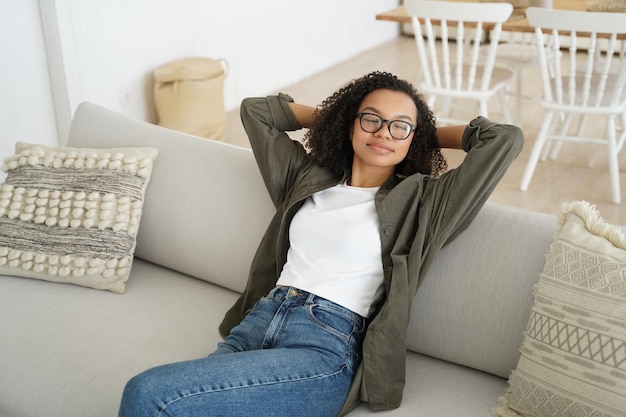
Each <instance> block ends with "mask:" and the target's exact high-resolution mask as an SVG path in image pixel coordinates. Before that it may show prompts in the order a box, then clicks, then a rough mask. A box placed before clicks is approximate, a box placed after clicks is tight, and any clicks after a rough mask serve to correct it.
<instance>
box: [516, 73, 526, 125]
mask: <svg viewBox="0 0 626 417" xmlns="http://www.w3.org/2000/svg"><path fill="white" fill-rule="evenodd" d="M522 71H523V70H522V69H518V70H517V71H516V72H515V78H516V80H515V81H516V87H515V88H516V89H517V90H516V91H515V123H516V124H517V125H518V126H521V125H522V98H523V97H522V95H523V91H524V90H522V75H523V74H522Z"/></svg>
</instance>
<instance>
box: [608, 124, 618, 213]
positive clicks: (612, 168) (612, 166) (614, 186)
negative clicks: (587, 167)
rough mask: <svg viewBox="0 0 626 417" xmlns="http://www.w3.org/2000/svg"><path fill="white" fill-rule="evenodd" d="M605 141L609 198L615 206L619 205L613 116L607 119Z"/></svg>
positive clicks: (616, 149) (616, 150)
mask: <svg viewBox="0 0 626 417" xmlns="http://www.w3.org/2000/svg"><path fill="white" fill-rule="evenodd" d="M606 129H607V135H608V137H607V141H608V145H609V172H610V174H611V197H612V201H613V203H615V204H620V202H621V196H620V186H619V163H618V160H617V152H618V148H617V143H616V141H615V116H611V117H608V118H607V123H606Z"/></svg>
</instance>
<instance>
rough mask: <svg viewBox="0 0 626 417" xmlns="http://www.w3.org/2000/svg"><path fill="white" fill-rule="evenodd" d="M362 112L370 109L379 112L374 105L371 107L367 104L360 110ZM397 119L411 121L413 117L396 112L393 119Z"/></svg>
mask: <svg viewBox="0 0 626 417" xmlns="http://www.w3.org/2000/svg"><path fill="white" fill-rule="evenodd" d="M361 111H362V112H365V111H370V112H373V113H376V114H380V110H378V109H377V108H376V107H371V106H367V107H365V108H364V109H363V110H361ZM398 119H406V120H408V121H410V122H413V118H412V117H411V116H409V115H407V114H398V115H396V116H394V120H398Z"/></svg>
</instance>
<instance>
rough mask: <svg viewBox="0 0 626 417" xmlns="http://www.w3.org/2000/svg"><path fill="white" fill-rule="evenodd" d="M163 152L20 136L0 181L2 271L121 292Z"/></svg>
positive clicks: (152, 149)
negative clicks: (37, 142) (32, 140)
mask: <svg viewBox="0 0 626 417" xmlns="http://www.w3.org/2000/svg"><path fill="white" fill-rule="evenodd" d="M157 153H158V151H157V149H155V148H115V149H96V148H91V149H90V148H66V147H65V148H64V147H55V148H51V147H47V146H43V145H35V144H28V143H24V142H19V143H17V145H16V149H15V154H14V155H13V156H11V157H9V158H7V159H6V160H5V165H4V166H3V170H4V171H6V172H7V173H8V175H7V177H6V180H5V182H4V183H3V184H0V274H5V275H16V276H21V277H29V278H37V279H43V280H47V281H55V282H66V283H72V284H77V285H82V286H85V287H91V288H96V289H102V290H110V291H113V292H116V293H123V292H124V290H125V286H126V280H127V279H128V276H129V274H130V268H131V266H132V262H133V254H134V250H135V244H136V236H137V231H138V230H139V222H140V219H141V214H142V207H143V201H144V197H145V192H146V187H147V185H148V182H149V180H150V175H151V173H152V164H153V161H154V159H155V158H156V156H157Z"/></svg>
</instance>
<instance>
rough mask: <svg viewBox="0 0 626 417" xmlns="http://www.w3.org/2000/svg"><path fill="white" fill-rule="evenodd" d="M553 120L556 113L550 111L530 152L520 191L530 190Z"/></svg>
mask: <svg viewBox="0 0 626 417" xmlns="http://www.w3.org/2000/svg"><path fill="white" fill-rule="evenodd" d="M553 118H554V113H553V112H551V111H550V112H548V113H547V114H546V117H545V119H543V123H542V124H541V128H540V129H539V133H538V134H537V139H536V140H535V144H534V145H533V149H532V151H531V152H530V157H529V158H528V163H527V164H526V170H525V171H524V176H523V177H522V182H521V184H520V187H519V188H520V190H522V191H526V190H527V189H528V185H529V184H530V180H531V178H532V176H533V173H534V172H535V168H536V167H537V162H538V161H539V156H540V155H541V150H542V148H543V146H544V145H545V144H546V139H547V137H548V131H549V129H550V125H551V124H552V119H553Z"/></svg>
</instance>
